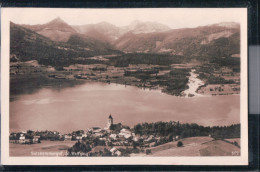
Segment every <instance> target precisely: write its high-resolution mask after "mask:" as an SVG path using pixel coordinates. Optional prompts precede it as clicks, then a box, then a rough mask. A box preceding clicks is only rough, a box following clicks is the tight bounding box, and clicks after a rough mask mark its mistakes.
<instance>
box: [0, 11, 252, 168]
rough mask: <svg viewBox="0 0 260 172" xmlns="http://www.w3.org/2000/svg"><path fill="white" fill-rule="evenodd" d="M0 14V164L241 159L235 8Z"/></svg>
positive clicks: (243, 79)
mask: <svg viewBox="0 0 260 172" xmlns="http://www.w3.org/2000/svg"><path fill="white" fill-rule="evenodd" d="M1 13H2V38H1V41H2V62H1V70H2V72H1V81H2V95H1V96H2V98H1V99H2V109H1V110H2V112H1V114H2V117H1V123H2V130H1V137H2V138H1V140H2V145H1V146H2V147H1V151H2V161H3V162H6V164H30V163H31V164H62V163H68V164H79V165H80V164H169V165H171V164H178V165H185V164H189V165H204V164H205V165H207V164H208V165H212V164H216V165H229V164H231V165H245V164H247V163H248V162H247V161H248V145H247V144H248V138H247V10H246V9H244V8H227V9H224V8H211V9H209V8H204V9H201V8H189V9H188V8H157V9H152V8H140V9H129V8H126V9H120V8H119V9H98V8H96V9H87V8H86V9H73V8H67V9H65V8H64V9H63V8H60V9H55V8H52V9H51V8H2V10H1ZM126 158H127V160H126ZM36 160H37V161H36ZM98 160H99V161H98Z"/></svg>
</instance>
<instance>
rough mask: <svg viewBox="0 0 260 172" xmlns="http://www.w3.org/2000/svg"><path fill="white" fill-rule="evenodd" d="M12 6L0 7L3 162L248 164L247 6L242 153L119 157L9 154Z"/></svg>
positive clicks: (243, 26)
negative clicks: (11, 155)
mask: <svg viewBox="0 0 260 172" xmlns="http://www.w3.org/2000/svg"><path fill="white" fill-rule="evenodd" d="M15 9H17V8H2V9H1V17H2V18H1V19H2V24H1V31H2V32H1V36H2V39H1V45H2V51H1V57H2V58H1V92H2V94H1V101H2V104H1V114H2V115H1V124H2V125H1V132H2V133H1V160H2V164H3V165H248V116H247V114H248V90H247V83H248V79H247V71H248V70H247V62H248V60H247V58H248V57H247V8H240V10H241V13H240V15H241V16H240V17H241V18H242V22H241V23H240V24H241V25H240V28H241V94H240V121H241V156H224V157H200V156H199V157H119V158H116V157H10V156H9V50H10V47H9V45H10V40H9V39H10V38H9V35H10V27H9V23H10V16H11V15H12V12H13V11H14V10H15ZM24 9H26V8H24ZM212 9H214V8H212ZM218 9H219V8H218ZM229 9H231V8H229ZM46 10H47V9H46ZM155 10H156V9H155ZM184 10H185V8H184ZM186 10H189V9H186ZM201 10H203V9H201ZM219 10H220V9H219ZM223 10H224V9H223ZM225 10H228V9H225ZM32 15H33V14H32ZM191 17H192V16H191ZM202 20H203V19H202Z"/></svg>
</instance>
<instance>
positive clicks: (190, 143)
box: [131, 137, 240, 157]
mask: <svg viewBox="0 0 260 172" xmlns="http://www.w3.org/2000/svg"><path fill="white" fill-rule="evenodd" d="M180 141H181V142H182V143H183V146H182V147H177V143H178V142H177V141H175V142H170V143H166V144H163V145H160V146H157V147H154V148H151V151H152V153H151V154H149V155H145V154H132V155H131V156H150V157H154V156H231V155H239V154H240V149H239V148H238V147H236V146H235V145H232V144H230V143H227V142H224V141H222V140H212V138H210V137H190V138H185V139H182V140H180Z"/></svg>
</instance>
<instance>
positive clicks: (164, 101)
mask: <svg viewBox="0 0 260 172" xmlns="http://www.w3.org/2000/svg"><path fill="white" fill-rule="evenodd" d="M12 96H14V95H12ZM14 97H15V98H14V99H13V101H11V102H10V131H11V132H12V131H21V130H28V129H32V130H46V129H47V130H57V131H60V132H62V133H67V132H71V131H74V130H80V129H83V130H86V129H87V128H89V127H102V128H104V127H106V125H107V119H108V116H109V115H110V114H111V115H112V116H113V118H114V123H122V124H123V125H129V126H131V127H132V126H134V125H135V124H137V123H142V122H157V121H170V120H172V121H180V122H181V123H186V122H187V123H198V124H200V125H205V126H212V125H230V124H234V123H239V122H240V96H239V95H228V96H212V97H211V96H205V97H204V96H202V97H199V96H195V97H192V98H184V97H176V96H172V95H167V94H164V93H161V91H159V90H147V89H146V90H143V89H140V88H137V87H134V86H124V85H118V84H106V83H101V82H86V83H84V84H82V85H75V86H73V87H67V88H62V89H55V88H52V87H47V88H40V89H39V90H38V91H35V92H33V93H31V94H20V95H17V96H14Z"/></svg>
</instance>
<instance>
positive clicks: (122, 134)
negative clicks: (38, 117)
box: [10, 115, 178, 156]
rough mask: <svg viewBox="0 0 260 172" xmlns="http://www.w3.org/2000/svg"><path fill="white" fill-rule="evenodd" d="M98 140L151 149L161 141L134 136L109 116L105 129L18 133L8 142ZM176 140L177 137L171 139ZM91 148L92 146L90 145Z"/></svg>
mask: <svg viewBox="0 0 260 172" xmlns="http://www.w3.org/2000/svg"><path fill="white" fill-rule="evenodd" d="M93 138H95V139H98V140H99V141H100V142H102V145H103V146H110V147H112V148H113V146H133V141H134V142H139V143H141V144H142V146H144V147H153V146H156V144H157V143H159V142H160V141H161V139H162V138H161V137H160V136H154V135H142V136H141V135H139V134H135V133H134V132H133V131H131V129H130V128H129V127H124V126H123V125H122V124H121V123H119V124H114V123H113V118H112V116H111V115H110V116H109V117H108V124H107V128H104V129H102V128H99V127H92V128H89V129H87V130H86V131H83V130H79V131H74V132H72V133H69V134H60V133H59V132H57V131H47V130H46V131H41V132H38V131H36V132H34V131H32V130H28V131H23V132H19V133H11V134H10V142H12V143H21V144H24V143H40V140H52V141H70V140H79V141H81V140H83V139H88V140H93ZM173 139H175V140H178V136H175V138H173ZM91 146H92V147H93V145H91ZM110 151H111V153H112V155H114V154H115V155H118V156H120V155H119V154H120V153H119V151H118V150H117V149H111V150H110Z"/></svg>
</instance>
